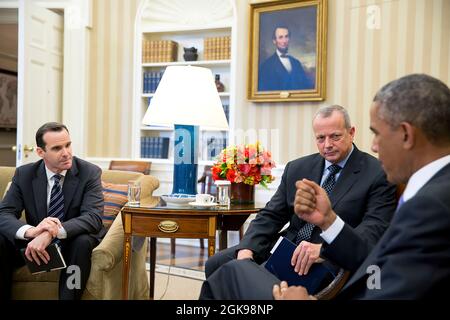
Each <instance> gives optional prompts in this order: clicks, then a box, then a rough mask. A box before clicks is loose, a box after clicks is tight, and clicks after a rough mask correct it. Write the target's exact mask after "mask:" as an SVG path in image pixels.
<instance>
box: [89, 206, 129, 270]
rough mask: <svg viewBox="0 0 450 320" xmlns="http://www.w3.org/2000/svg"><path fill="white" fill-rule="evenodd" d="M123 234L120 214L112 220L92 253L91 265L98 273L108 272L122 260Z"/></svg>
mask: <svg viewBox="0 0 450 320" xmlns="http://www.w3.org/2000/svg"><path fill="white" fill-rule="evenodd" d="M123 239H124V232H123V226H122V213H121V212H119V214H118V215H117V216H116V218H115V219H114V222H113V224H112V225H111V227H110V228H109V230H108V232H107V233H106V235H105V237H104V238H103V240H102V241H101V242H100V244H99V245H98V246H97V247H96V248H94V250H93V251H92V265H93V266H94V265H95V267H96V269H97V270H100V271H110V270H112V269H113V268H114V266H115V265H116V264H117V263H119V262H120V261H121V260H122V256H123Z"/></svg>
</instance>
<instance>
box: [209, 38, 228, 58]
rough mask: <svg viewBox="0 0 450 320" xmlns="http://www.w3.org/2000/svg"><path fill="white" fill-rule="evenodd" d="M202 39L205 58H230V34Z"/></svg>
mask: <svg viewBox="0 0 450 320" xmlns="http://www.w3.org/2000/svg"><path fill="white" fill-rule="evenodd" d="M203 41H204V42H203V46H204V59H205V60H228V59H230V58H231V36H224V37H208V38H205V39H204V40H203Z"/></svg>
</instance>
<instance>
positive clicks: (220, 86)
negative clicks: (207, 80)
mask: <svg viewBox="0 0 450 320" xmlns="http://www.w3.org/2000/svg"><path fill="white" fill-rule="evenodd" d="M216 88H217V92H224V91H225V86H224V85H223V83H222V82H221V81H220V74H216Z"/></svg>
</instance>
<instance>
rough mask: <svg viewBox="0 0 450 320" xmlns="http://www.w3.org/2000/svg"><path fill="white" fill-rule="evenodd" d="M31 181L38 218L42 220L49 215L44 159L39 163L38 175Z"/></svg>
mask: <svg viewBox="0 0 450 320" xmlns="http://www.w3.org/2000/svg"><path fill="white" fill-rule="evenodd" d="M31 183H32V186H33V196H34V203H35V205H36V215H37V220H38V221H42V220H43V219H44V218H45V217H47V174H46V173H45V164H44V161H42V162H41V164H40V165H39V167H38V169H37V171H36V176H35V177H34V179H33V181H32V182H31Z"/></svg>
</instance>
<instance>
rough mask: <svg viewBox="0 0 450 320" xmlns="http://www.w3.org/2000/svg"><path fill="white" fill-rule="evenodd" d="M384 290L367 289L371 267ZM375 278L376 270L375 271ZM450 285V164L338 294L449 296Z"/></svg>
mask: <svg viewBox="0 0 450 320" xmlns="http://www.w3.org/2000/svg"><path fill="white" fill-rule="evenodd" d="M370 265H376V266H378V267H379V268H380V271H381V272H380V276H381V289H379V290H377V289H372V290H369V289H367V286H366V280H367V277H368V274H367V273H366V270H367V267H368V266H370ZM371 274H373V272H371ZM449 287H450V164H449V165H447V166H446V167H444V168H443V169H441V170H440V171H439V172H437V173H436V174H435V176H434V177H433V178H432V179H431V180H430V181H428V182H427V183H426V184H425V185H424V186H423V187H422V188H421V189H420V190H419V192H418V193H417V194H416V195H415V196H414V197H413V198H411V199H410V200H409V201H406V202H405V203H404V204H403V205H402V206H401V207H400V208H399V209H398V211H397V212H396V213H395V215H394V218H393V219H392V223H391V225H390V227H389V228H388V229H387V230H386V233H385V234H384V235H383V237H382V238H381V239H380V241H379V243H378V244H377V245H376V247H375V248H374V249H373V251H372V252H371V253H370V255H369V256H368V257H367V259H366V260H365V261H364V262H363V264H362V265H361V266H360V267H359V269H358V270H357V272H356V273H355V274H354V276H353V277H352V278H350V280H349V282H348V283H347V285H346V286H345V287H344V289H343V290H342V291H341V293H340V294H339V295H338V297H339V298H347V299H358V298H359V299H423V298H440V299H442V298H446V297H447V296H448V294H447V295H442V293H443V292H447V291H448V288H449Z"/></svg>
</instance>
